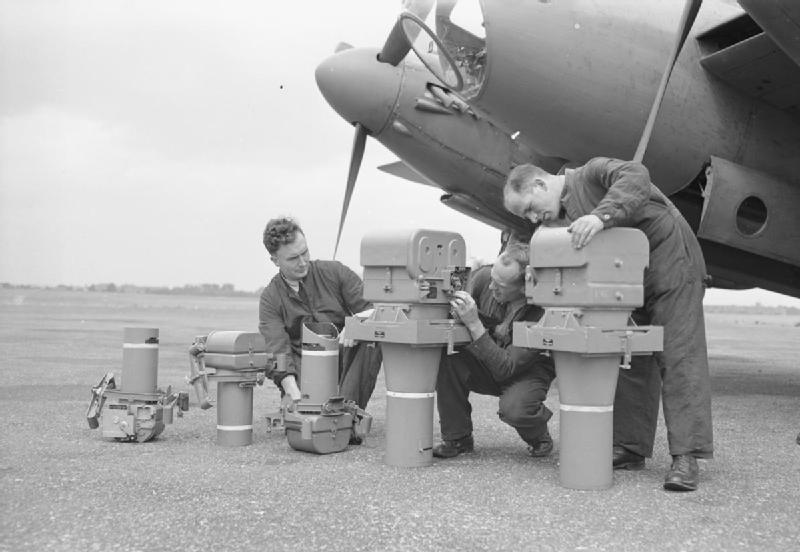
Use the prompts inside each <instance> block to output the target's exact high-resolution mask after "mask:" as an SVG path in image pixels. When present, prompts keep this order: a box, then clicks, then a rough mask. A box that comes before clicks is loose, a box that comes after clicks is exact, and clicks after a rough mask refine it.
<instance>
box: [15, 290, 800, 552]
mask: <svg viewBox="0 0 800 552" xmlns="http://www.w3.org/2000/svg"><path fill="white" fill-rule="evenodd" d="M799 322H800V316H789V315H777V314H759V315H746V314H721V313H710V314H709V315H708V316H707V320H706V323H707V327H708V335H709V355H710V360H711V370H712V377H713V388H714V402H713V409H714V429H715V440H716V457H715V459H714V460H713V461H710V462H702V463H701V478H702V479H701V481H702V482H701V487H700V489H699V490H698V491H697V492H694V493H685V494H680V493H678V494H676V493H667V492H664V491H663V490H662V489H661V482H662V480H663V476H664V473H665V471H666V469H667V466H668V456H667V451H666V444H665V441H666V438H665V433H664V427H663V424H661V425H660V426H659V430H658V437H657V448H656V453H655V455H654V458H653V459H651V460H649V461H648V463H647V468H646V469H645V470H644V471H641V472H616V473H615V484H614V486H613V487H612V488H611V489H609V490H605V491H574V490H568V489H564V488H562V487H561V486H559V483H558V475H557V460H558V456H557V454H556V455H554V456H553V457H551V458H547V459H537V460H534V459H532V458H530V457H528V456H526V454H525V447H524V446H523V443H522V442H521V441H520V440H519V439H518V437H517V436H516V433H515V432H514V431H513V430H512V429H511V428H509V427H507V426H505V425H504V424H502V423H501V422H500V421H499V420H498V419H497V416H496V409H497V404H496V399H493V398H491V397H481V396H473V401H472V402H473V406H474V414H473V416H474V421H475V427H476V433H475V438H476V446H477V449H476V452H475V453H474V454H471V455H466V456H462V457H459V458H457V459H453V460H448V461H436V462H435V463H434V464H433V465H432V466H430V467H425V468H416V469H402V468H393V467H389V466H386V465H385V464H384V463H383V462H382V451H383V444H384V441H385V433H384V422H385V401H386V394H385V387H384V384H383V377H380V378H379V381H378V385H377V387H376V390H375V394H374V395H373V398H372V401H371V402H370V405H369V411H370V412H371V413H372V414H373V415H374V417H375V420H374V424H373V430H372V434H371V435H370V436H369V438H368V439H367V441H366V443H365V444H364V445H362V446H360V447H350V448H349V449H348V450H347V451H345V452H343V453H339V454H333V455H327V456H317V455H313V454H308V453H302V452H297V451H294V450H292V449H291V448H290V447H289V445H288V444H287V442H286V439H285V437H284V436H282V435H280V434H275V433H273V434H269V433H267V431H266V429H267V425H266V423H265V421H264V416H265V415H266V414H267V413H268V412H271V411H273V410H275V409H276V408H277V406H278V393H277V390H276V389H275V388H274V387H272V386H271V385H265V386H264V387H261V388H257V389H256V392H255V397H256V399H255V419H256V423H257V425H256V430H255V433H254V442H253V444H252V445H251V446H247V447H239V448H223V447H219V446H217V445H216V438H215V433H216V432H215V425H216V413H215V411H214V410H207V411H203V410H200V409H199V408H197V403H196V399H195V398H194V396H192V404H191V409H190V411H189V412H187V413H186V415H185V416H184V417H183V418H177V417H176V418H175V423H174V424H173V425H171V426H167V429H166V430H165V431H164V433H163V434H162V436H161V437H160V438H159V439H157V440H154V441H151V442H148V443H142V444H127V443H116V442H111V441H105V440H103V439H102V438H101V435H100V432H99V430H90V429H89V428H88V426H87V424H86V421H85V418H84V414H85V410H86V407H87V405H88V402H89V398H90V391H89V390H90V387H91V386H92V385H95V384H96V383H97V381H98V380H99V379H100V378H101V376H102V375H103V374H104V373H105V372H106V371H109V370H116V371H120V370H121V357H122V329H123V327H125V326H147V327H157V328H159V329H160V336H161V344H160V363H159V385H160V386H162V387H166V386H167V385H172V386H173V387H177V388H180V389H186V384H185V382H184V379H185V376H186V375H187V373H188V356H187V349H188V346H189V345H190V344H191V341H192V338H193V337H194V336H195V335H200V334H205V333H208V332H209V331H210V330H215V329H241V330H249V331H252V330H253V329H254V328H255V327H256V323H257V299H256V298H209V297H194V296H157V295H126V294H114V293H89V292H67V291H53V290H32V289H29V290H26V289H3V290H0V550H8V551H15V552H16V551H27V550H31V551H33V550H36V551H41V550H64V551H72V550H80V551H83V550H99V551H106V550H109V551H110V550H141V551H150V550H152V551H160V550H164V551H167V550H182V551H194V550H197V551H208V550H270V551H271V550H276V551H277V550H302V551H306V552H310V551H317V550H337V551H348V552H349V551H361V550H369V551H373V550H374V551H380V550H414V551H417V550H420V551H424V550H486V551H493V550H542V551H547V550H615V551H616V550H626V551H627V550H630V551H641V550H669V551H679V550H704V551H705V550H720V551H732V550H765V551H766V550H769V551H778V550H786V551H789V550H795V551H796V550H798V549H800V446H798V445H797V444H796V442H795V438H796V436H797V434H798V432H799V431H800V327H798V323H799ZM548 404H549V406H550V408H551V409H552V410H553V411H555V412H556V415H555V416H554V418H553V420H552V422H551V428H552V429H551V431H552V433H553V434H554V437H555V438H556V445H557V444H558V422H559V419H558V414H557V411H558V393H557V389H555V388H554V389H553V390H551V392H550V396H549V398H548ZM437 426H438V424H437ZM437 433H438V427H437ZM437 439H438V436H437Z"/></svg>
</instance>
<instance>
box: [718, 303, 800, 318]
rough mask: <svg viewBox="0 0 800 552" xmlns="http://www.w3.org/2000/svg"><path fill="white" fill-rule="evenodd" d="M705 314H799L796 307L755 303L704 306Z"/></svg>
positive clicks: (799, 311) (799, 310)
mask: <svg viewBox="0 0 800 552" xmlns="http://www.w3.org/2000/svg"><path fill="white" fill-rule="evenodd" d="M703 310H705V311H706V312H716V313H728V314H792V315H797V314H800V309H798V308H797V307H783V306H769V305H762V304H761V303H756V304H755V305H705V306H704V307H703Z"/></svg>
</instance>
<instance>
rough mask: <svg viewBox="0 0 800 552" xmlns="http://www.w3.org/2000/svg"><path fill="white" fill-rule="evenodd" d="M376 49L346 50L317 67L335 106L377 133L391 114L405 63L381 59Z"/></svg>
mask: <svg viewBox="0 0 800 552" xmlns="http://www.w3.org/2000/svg"><path fill="white" fill-rule="evenodd" d="M377 58H378V49H377V48H352V49H345V50H341V51H339V52H337V53H336V54H334V55H332V56H330V57H329V58H327V59H326V60H325V61H323V62H322V63H320V64H319V66H318V67H317V70H316V79H317V86H318V87H319V89H320V91H321V92H322V95H323V96H324V97H325V99H326V100H327V101H328V103H329V104H330V105H331V107H332V108H333V109H335V110H336V112H337V113H338V114H339V115H341V116H342V118H344V119H345V120H346V121H348V122H350V123H361V124H362V125H363V126H364V127H365V129H366V130H368V131H369V133H370V134H372V135H373V136H374V135H377V134H380V132H381V131H382V130H383V128H384V127H385V126H386V125H387V123H388V122H389V121H390V119H391V117H392V112H393V110H394V105H395V102H396V101H397V97H398V95H399V93H400V85H401V83H402V78H403V66H402V65H401V66H399V67H394V66H392V65H389V64H388V63H381V62H379V61H378V59H377Z"/></svg>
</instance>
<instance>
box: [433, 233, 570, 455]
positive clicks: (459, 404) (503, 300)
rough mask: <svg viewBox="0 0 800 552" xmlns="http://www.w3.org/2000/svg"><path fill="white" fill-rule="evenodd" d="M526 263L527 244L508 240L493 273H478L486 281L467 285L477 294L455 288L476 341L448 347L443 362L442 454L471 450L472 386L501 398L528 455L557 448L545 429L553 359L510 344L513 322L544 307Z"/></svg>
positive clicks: (460, 315) (503, 414) (502, 412)
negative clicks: (534, 299)
mask: <svg viewBox="0 0 800 552" xmlns="http://www.w3.org/2000/svg"><path fill="white" fill-rule="evenodd" d="M527 265H528V246H527V244H521V243H517V244H514V245H511V246H509V247H508V248H507V249H506V250H505V251H504V252H503V253H502V254H501V255H500V256H499V257H498V258H497V260H496V261H495V263H494V265H492V267H491V273H490V274H489V278H485V276H486V274H485V269H484V270H483V276H481V275H480V274H476V275H475V276H476V277H478V278H480V281H482V282H483V284H481V283H480V282H477V284H476V281H475V279H473V280H472V281H471V283H470V285H468V289H470V290H472V294H470V293H467V292H466V291H457V292H455V294H454V296H453V298H452V300H451V301H450V305H451V307H452V313H453V316H454V317H455V318H456V319H457V320H460V321H461V322H462V323H463V324H464V325H465V326H466V327H467V330H468V331H469V333H470V337H471V339H472V341H471V342H470V343H469V344H468V345H466V346H464V347H462V348H460V349H459V351H458V352H457V353H456V354H453V355H447V354H444V353H443V355H442V359H441V362H440V363H439V372H438V378H437V381H436V394H437V399H436V405H437V408H438V411H439V424H440V427H441V432H442V443H441V444H439V445H437V446H435V447H434V449H433V455H434V456H436V457H438V458H453V457H455V456H458V455H459V454H462V453H465V452H472V450H473V448H474V440H473V437H472V417H471V414H472V406H471V405H470V403H469V394H470V393H471V392H472V393H480V394H482V395H493V396H495V397H499V398H500V401H499V406H498V416H499V417H500V419H501V420H503V421H504V422H505V423H507V424H508V425H510V426H511V427H513V428H514V429H516V430H517V433H518V434H519V436H520V437H521V438H522V439H523V440H524V441H525V442H526V443H527V445H528V453H529V454H530V455H531V456H534V457H541V456H547V455H549V454H550V453H551V452H552V450H553V440H552V438H551V437H550V433H549V432H548V430H547V421H548V420H549V419H550V417H551V416H552V412H550V410H549V409H548V408H547V407H546V406H545V404H544V401H545V399H546V398H547V391H548V389H549V388H550V383H551V382H552V381H553V378H554V377H555V372H554V369H553V362H552V360H551V358H550V357H549V356H545V355H543V354H541V353H539V352H538V351H536V350H534V349H526V348H521V347H515V346H514V345H513V344H512V343H513V336H512V332H513V326H514V322H517V321H526V322H535V321H537V320H539V318H540V317H541V316H542V313H543V310H542V309H541V308H540V307H538V306H536V305H528V304H527V301H526V298H525V267H526V266H527ZM473 294H474V296H473ZM490 305H491V309H487V307H489V306H490ZM487 311H488V312H487Z"/></svg>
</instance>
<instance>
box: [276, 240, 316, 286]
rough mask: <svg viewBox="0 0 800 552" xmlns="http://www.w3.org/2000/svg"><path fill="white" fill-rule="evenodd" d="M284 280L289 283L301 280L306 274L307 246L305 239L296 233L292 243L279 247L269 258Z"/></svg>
mask: <svg viewBox="0 0 800 552" xmlns="http://www.w3.org/2000/svg"><path fill="white" fill-rule="evenodd" d="M270 258H271V259H272V262H273V263H275V266H277V267H278V269H279V270H280V272H281V274H282V275H283V277H284V278H286V279H287V280H289V281H290V282H297V281H299V280H302V279H303V278H305V277H306V275H307V274H308V266H309V264H308V261H309V254H308V245H306V237H305V236H304V235H303V234H301V233H300V232H297V233H296V234H295V238H294V241H293V242H291V243H287V244H285V245H282V246H280V248H279V249H278V250H277V251H276V252H275V254H274V255H272V256H271V257H270Z"/></svg>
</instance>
